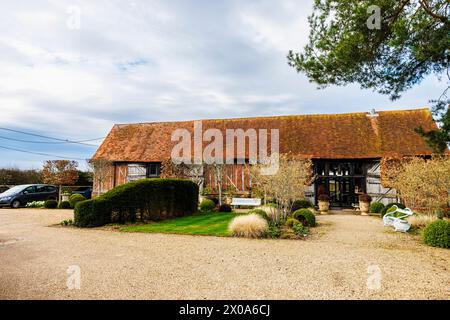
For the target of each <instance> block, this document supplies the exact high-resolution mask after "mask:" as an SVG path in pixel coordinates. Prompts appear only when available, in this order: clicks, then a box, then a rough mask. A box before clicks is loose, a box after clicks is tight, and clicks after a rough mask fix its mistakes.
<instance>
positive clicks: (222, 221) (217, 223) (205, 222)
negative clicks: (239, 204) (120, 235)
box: [120, 212, 237, 236]
mask: <svg viewBox="0 0 450 320" xmlns="http://www.w3.org/2000/svg"><path fill="white" fill-rule="evenodd" d="M236 215H237V214H236V213H217V212H214V213H203V214H196V215H193V216H187V217H181V218H175V219H170V220H164V221H161V222H154V223H150V224H142V225H134V226H129V227H124V228H122V229H120V231H125V232H148V233H179V234H199V235H209V236H227V235H228V224H229V223H230V221H231V219H233V218H234V217H236Z"/></svg>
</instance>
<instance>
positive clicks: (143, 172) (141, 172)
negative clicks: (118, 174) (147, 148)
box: [128, 164, 147, 181]
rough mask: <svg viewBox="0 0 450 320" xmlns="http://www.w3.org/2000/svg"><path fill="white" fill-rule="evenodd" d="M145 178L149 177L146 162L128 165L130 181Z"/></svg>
mask: <svg viewBox="0 0 450 320" xmlns="http://www.w3.org/2000/svg"><path fill="white" fill-rule="evenodd" d="M145 178H147V165H145V164H129V165H128V181H136V180H140V179H145Z"/></svg>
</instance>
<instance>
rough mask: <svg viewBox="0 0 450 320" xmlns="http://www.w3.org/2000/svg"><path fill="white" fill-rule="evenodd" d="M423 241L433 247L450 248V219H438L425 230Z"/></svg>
mask: <svg viewBox="0 0 450 320" xmlns="http://www.w3.org/2000/svg"><path fill="white" fill-rule="evenodd" d="M423 241H424V242H425V244H427V245H429V246H432V247H440V248H450V221H445V220H437V221H434V222H432V223H430V224H429V225H428V226H427V227H426V228H425V229H424V230H423Z"/></svg>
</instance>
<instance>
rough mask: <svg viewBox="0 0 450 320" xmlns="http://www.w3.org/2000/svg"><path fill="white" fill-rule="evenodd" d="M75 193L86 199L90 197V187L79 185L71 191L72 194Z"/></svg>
mask: <svg viewBox="0 0 450 320" xmlns="http://www.w3.org/2000/svg"><path fill="white" fill-rule="evenodd" d="M75 193H78V194H81V195H82V196H83V197H85V198H86V199H90V198H91V197H92V187H79V188H78V189H76V190H75V191H73V192H72V194H75Z"/></svg>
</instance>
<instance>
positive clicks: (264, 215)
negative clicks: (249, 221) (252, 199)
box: [248, 209, 270, 221]
mask: <svg viewBox="0 0 450 320" xmlns="http://www.w3.org/2000/svg"><path fill="white" fill-rule="evenodd" d="M252 213H255V214H258V215H260V216H261V217H263V218H264V219H266V220H267V221H269V220H270V219H269V216H268V215H267V212H265V211H264V210H262V209H253V210H250V211H249V212H248V214H252Z"/></svg>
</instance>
